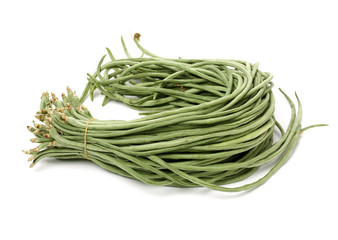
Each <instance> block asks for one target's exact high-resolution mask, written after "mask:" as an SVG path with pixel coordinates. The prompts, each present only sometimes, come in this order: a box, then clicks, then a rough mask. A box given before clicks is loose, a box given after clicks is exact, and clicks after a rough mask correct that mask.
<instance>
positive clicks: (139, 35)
mask: <svg viewBox="0 0 338 240" xmlns="http://www.w3.org/2000/svg"><path fill="white" fill-rule="evenodd" d="M140 37H141V34H139V33H135V35H134V38H136V39H137V40H138V41H140Z"/></svg>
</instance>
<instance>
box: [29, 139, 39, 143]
mask: <svg viewBox="0 0 338 240" xmlns="http://www.w3.org/2000/svg"><path fill="white" fill-rule="evenodd" d="M37 140H38V139H37V138H31V139H30V141H31V142H32V143H35V142H36V141H37Z"/></svg>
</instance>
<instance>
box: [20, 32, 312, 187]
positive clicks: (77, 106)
mask: <svg viewBox="0 0 338 240" xmlns="http://www.w3.org/2000/svg"><path fill="white" fill-rule="evenodd" d="M134 41H135V43H136V45H137V47H138V48H139V49H140V50H141V51H142V52H143V54H146V55H148V57H143V55H142V57H139V58H133V57H131V56H130V54H129V52H128V50H127V48H126V46H125V44H124V42H123V41H122V44H123V47H124V49H125V52H126V55H127V58H125V59H115V58H114V57H113V55H112V53H111V51H110V50H109V49H107V50H108V55H109V56H110V61H109V62H107V63H105V64H103V61H104V57H103V58H102V59H101V61H100V62H99V65H98V67H97V70H96V72H95V73H94V74H92V75H90V74H88V82H87V86H86V88H85V90H84V92H83V94H82V96H81V97H80V98H79V97H77V96H76V94H75V93H74V92H73V91H71V90H70V89H69V88H68V89H67V92H68V94H67V95H65V94H63V96H62V100H60V99H58V98H57V97H56V96H55V95H54V94H51V96H49V94H48V93H44V94H43V95H42V98H41V106H40V110H39V112H38V113H37V115H36V117H37V119H39V120H40V121H41V122H42V123H40V124H34V127H28V129H29V131H31V132H32V133H33V134H34V135H35V136H36V138H34V139H32V142H36V143H39V145H38V147H36V148H34V149H32V150H28V151H25V152H26V153H28V154H31V155H32V156H31V157H30V158H29V160H30V161H33V163H32V164H31V166H34V165H35V164H36V163H37V162H38V161H39V160H41V159H43V158H47V157H48V158H57V159H88V160H90V161H92V162H94V163H96V164H97V165H99V166H100V167H102V168H104V169H106V170H108V171H111V172H113V173H116V174H119V175H122V176H125V177H128V178H132V179H137V180H139V181H142V182H144V183H147V184H151V185H159V186H174V187H201V186H203V187H207V188H210V189H213V190H218V191H225V192H235V191H243V190H249V189H252V188H255V187H257V186H259V185H261V184H263V183H264V182H266V181H267V180H268V179H269V178H270V177H271V176H272V175H273V174H274V173H275V172H276V171H277V170H278V169H279V168H280V167H281V166H282V165H283V164H284V163H285V162H286V160H287V158H288V156H289V155H290V153H291V152H292V150H293V149H294V147H295V145H296V143H297V140H298V138H299V135H300V133H301V132H302V131H304V130H306V129H308V128H310V127H313V126H318V125H313V126H310V127H307V128H304V129H301V116H302V107H301V104H300V101H299V99H298V97H297V96H296V98H297V101H298V107H297V110H296V107H295V106H294V103H293V102H292V101H291V99H290V98H289V97H288V96H287V95H286V94H285V93H283V92H282V93H283V94H284V96H285V97H286V99H287V101H288V102H289V104H290V107H291V118H290V122H289V125H288V127H287V129H286V130H283V128H282V127H281V125H280V124H279V123H278V122H277V121H276V119H275V117H274V111H275V100H274V95H273V93H272V90H271V89H272V86H273V84H272V82H271V80H272V75H271V74H270V73H267V72H261V71H259V70H258V64H251V63H249V62H245V61H238V60H220V59H214V60H212V59H209V60H208V59H181V58H179V59H168V58H162V57H159V56H157V55H155V54H152V53H151V52H149V51H147V50H146V49H144V48H143V47H142V46H141V45H140V44H139V36H137V35H135V37H134ZM95 90H99V91H100V92H101V94H103V95H105V98H104V102H103V105H104V104H106V103H107V102H108V101H109V100H113V101H119V102H122V103H124V104H125V105H127V106H129V107H131V108H134V109H137V110H139V111H140V114H143V115H146V116H143V117H141V118H139V119H136V120H131V121H124V120H96V119H95V118H94V117H93V116H92V115H91V114H90V112H89V111H88V110H87V109H86V107H84V106H83V105H82V103H83V102H84V100H85V98H86V97H87V95H88V94H89V95H90V96H91V98H92V99H93V96H94V94H93V93H94V91H95ZM276 130H278V132H279V133H278V134H276V135H279V136H280V137H279V139H277V140H274V139H273V136H274V131H275V133H276ZM271 162H273V167H272V168H271V169H270V170H269V172H268V173H267V174H266V175H264V176H263V177H261V178H260V179H258V180H256V181H254V182H252V183H247V184H244V185H240V186H235V187H229V186H226V184H230V183H234V182H238V181H241V180H244V179H246V178H248V177H249V176H250V175H251V174H253V173H254V172H255V171H256V170H257V169H258V168H259V167H260V166H262V165H264V164H267V163H271Z"/></svg>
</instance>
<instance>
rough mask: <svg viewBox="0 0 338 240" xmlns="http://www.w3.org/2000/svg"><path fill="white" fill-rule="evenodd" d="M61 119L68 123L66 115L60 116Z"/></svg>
mask: <svg viewBox="0 0 338 240" xmlns="http://www.w3.org/2000/svg"><path fill="white" fill-rule="evenodd" d="M61 119H62V120H64V121H66V122H67V121H68V117H67V115H66V114H63V115H61Z"/></svg>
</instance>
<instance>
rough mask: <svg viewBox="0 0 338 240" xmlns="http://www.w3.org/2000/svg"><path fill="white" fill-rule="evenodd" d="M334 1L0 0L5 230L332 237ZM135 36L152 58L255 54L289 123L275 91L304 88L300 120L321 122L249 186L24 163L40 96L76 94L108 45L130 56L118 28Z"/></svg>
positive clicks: (116, 113)
mask: <svg viewBox="0 0 338 240" xmlns="http://www.w3.org/2000/svg"><path fill="white" fill-rule="evenodd" d="M336 2H337V1H326V0H321V1H309V0H308V1H258V0H256V1H211V0H209V1H182V0H181V1H174V0H171V1H140V0H139V1H95V2H94V1H92V3H89V2H87V1H78V2H76V1H55V2H53V3H52V1H1V3H0V29H1V37H0V43H1V44H0V69H1V75H0V77H1V80H0V81H1V93H0V104H1V107H0V109H1V118H0V121H1V133H0V134H1V135H0V136H1V137H0V141H1V144H0V146H1V156H0V159H1V160H0V161H1V162H0V164H1V166H0V194H1V197H0V239H6V240H7V239H34V240H38V239H338V233H337V225H338V224H337V223H338V217H337V216H338V197H337V183H338V175H337V171H338V158H337V134H338V131H337V103H338V101H337V81H338V79H337V77H338V74H337V69H338V67H337V56H338V47H337V44H338V37H337V29H338V26H337V25H338V14H337V9H338V7H337V6H336V4H335V3H336ZM135 32H139V33H141V34H142V36H141V44H142V45H143V46H144V47H145V48H147V49H149V50H151V51H152V52H154V53H156V54H158V55H160V56H165V57H172V58H177V57H182V58H226V59H243V60H247V61H250V62H257V61H258V62H260V69H261V70H262V71H267V72H272V73H273V74H274V80H273V81H274V83H275V87H274V92H275V95H276V98H277V104H276V116H277V118H278V119H279V120H280V121H281V123H282V124H283V125H284V126H286V124H287V122H288V119H289V116H290V109H289V107H288V104H287V102H286V101H285V99H283V98H282V97H281V96H280V95H281V94H279V93H278V91H277V89H278V87H281V88H282V89H283V90H284V91H286V92H287V93H288V94H290V95H292V96H293V93H294V91H297V93H298V94H299V96H300V99H301V101H302V103H303V107H304V115H303V116H304V117H303V126H306V125H309V124H316V123H329V124H330V126H329V127H326V128H316V129H311V130H309V131H308V132H305V133H304V134H303V136H302V137H301V139H300V142H299V144H298V145H297V148H296V150H295V151H294V153H293V155H292V156H291V158H290V159H289V161H288V162H287V163H286V164H285V165H284V166H283V167H282V168H281V170H280V171H279V172H277V173H276V174H275V175H274V176H273V177H272V178H271V179H270V180H269V181H268V182H267V183H266V184H264V185H263V186H261V187H259V188H258V189H255V190H254V191H250V192H247V193H237V194H236V193H221V192H214V191H210V190H207V189H175V188H168V187H153V186H147V185H145V184H142V183H139V182H136V181H133V180H128V179H125V178H123V177H120V176H117V175H114V174H112V173H110V172H107V171H105V170H103V169H101V168H99V167H98V166H96V165H94V164H92V163H90V162H87V161H58V160H55V159H44V160H43V161H41V162H39V164H37V165H36V166H35V167H34V168H32V169H30V168H29V163H27V162H26V160H27V155H24V154H23V153H22V152H21V149H28V148H32V147H33V146H34V145H33V144H32V143H30V142H29V139H30V138H32V137H33V135H31V134H30V133H29V132H28V131H27V130H26V126H27V125H30V124H31V120H33V116H34V114H35V112H36V111H37V110H38V109H39V104H40V102H39V100H40V96H41V93H42V92H43V91H49V92H54V93H55V94H57V95H58V96H60V95H61V93H62V92H64V91H66V86H70V87H71V88H72V89H73V90H76V91H77V92H78V93H81V92H82V90H83V88H84V86H85V84H86V73H87V72H89V73H93V72H94V71H95V69H96V66H97V63H98V61H99V60H100V58H101V56H102V55H104V54H105V47H110V49H111V50H112V52H113V53H114V55H115V56H116V57H118V58H123V57H125V56H124V54H123V51H122V47H121V44H120V36H121V35H123V36H124V38H125V40H126V42H127V44H128V46H129V48H130V52H131V54H132V55H133V56H139V54H140V52H139V51H138V50H137V48H136V47H135V46H134V45H133V43H132V39H131V37H130V36H131V35H132V34H134V33H135ZM293 99H295V98H294V96H293ZM101 101H102V98H98V99H97V101H95V102H94V103H91V102H90V100H87V101H86V102H85V105H86V106H87V107H89V109H90V110H91V112H92V114H93V115H94V116H95V117H96V118H100V119H132V118H135V117H137V116H138V115H137V112H135V111H133V110H130V109H127V108H125V107H123V106H122V105H121V104H113V103H110V104H108V105H107V106H106V107H104V108H102V107H101ZM262 174H264V170H262V171H260V174H258V175H260V176H261V175H262ZM258 175H256V177H259V176H258ZM251 180H253V179H250V181H251Z"/></svg>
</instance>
